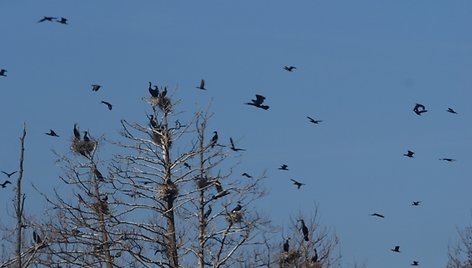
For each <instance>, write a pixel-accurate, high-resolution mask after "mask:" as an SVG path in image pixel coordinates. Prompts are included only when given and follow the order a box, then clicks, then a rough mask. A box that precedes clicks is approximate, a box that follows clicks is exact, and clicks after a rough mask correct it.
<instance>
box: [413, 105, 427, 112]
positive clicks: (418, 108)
mask: <svg viewBox="0 0 472 268" xmlns="http://www.w3.org/2000/svg"><path fill="white" fill-rule="evenodd" d="M413 111H414V112H415V114H417V115H421V114H422V113H426V112H427V110H426V107H425V106H424V105H423V104H419V103H417V104H415V107H414V108H413Z"/></svg>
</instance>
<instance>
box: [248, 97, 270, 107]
mask: <svg viewBox="0 0 472 268" xmlns="http://www.w3.org/2000/svg"><path fill="white" fill-rule="evenodd" d="M265 99H266V98H265V97H264V96H262V95H259V94H256V98H255V99H252V100H251V102H246V104H247V105H252V106H255V107H257V108H261V109H264V110H268V109H269V105H265V104H263V103H264V100H265Z"/></svg>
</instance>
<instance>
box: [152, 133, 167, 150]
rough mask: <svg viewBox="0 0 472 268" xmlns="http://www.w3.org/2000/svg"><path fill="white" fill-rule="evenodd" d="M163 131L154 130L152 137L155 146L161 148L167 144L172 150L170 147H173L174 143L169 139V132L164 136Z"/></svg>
mask: <svg viewBox="0 0 472 268" xmlns="http://www.w3.org/2000/svg"><path fill="white" fill-rule="evenodd" d="M162 131H163V130H162V129H161V130H157V129H153V130H152V135H151V138H152V141H153V142H154V144H156V145H157V146H161V147H162V145H164V143H165V142H167V143H168V146H169V148H170V146H171V145H172V141H171V140H170V139H169V134H170V133H169V132H167V136H164V134H163V132H162Z"/></svg>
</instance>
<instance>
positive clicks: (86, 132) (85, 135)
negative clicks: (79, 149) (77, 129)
mask: <svg viewBox="0 0 472 268" xmlns="http://www.w3.org/2000/svg"><path fill="white" fill-rule="evenodd" d="M84 141H85V142H88V141H90V138H89V136H88V131H85V132H84Z"/></svg>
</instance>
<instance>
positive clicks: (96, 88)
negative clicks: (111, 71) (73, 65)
mask: <svg viewBox="0 0 472 268" xmlns="http://www.w3.org/2000/svg"><path fill="white" fill-rule="evenodd" d="M101 87H102V86H101V85H97V84H93V85H92V91H95V92H97V91H98V90H99V89H100V88H101Z"/></svg>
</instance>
